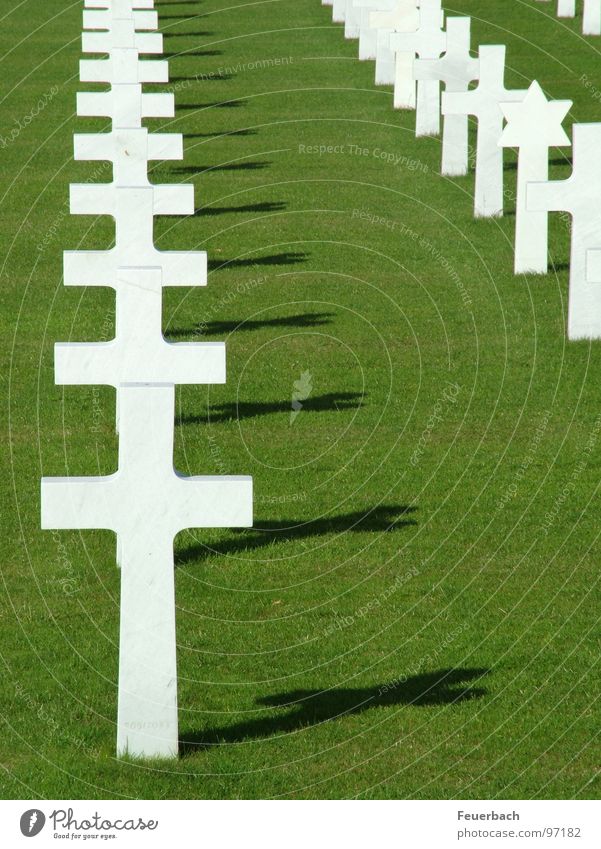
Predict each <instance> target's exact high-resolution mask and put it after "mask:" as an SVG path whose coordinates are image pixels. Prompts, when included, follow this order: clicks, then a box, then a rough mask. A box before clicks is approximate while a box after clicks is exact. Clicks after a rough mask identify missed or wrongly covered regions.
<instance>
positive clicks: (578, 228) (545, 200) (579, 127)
mask: <svg viewBox="0 0 601 849" xmlns="http://www.w3.org/2000/svg"><path fill="white" fill-rule="evenodd" d="M600 149H601V124H574V126H573V167H572V175H571V177H569V178H568V179H567V180H553V181H550V182H546V183H530V185H529V186H528V188H527V190H526V191H527V204H528V209H529V210H533V211H536V210H540V211H545V212H562V211H567V212H569V213H570V215H571V216H572V248H571V253H570V291H569V299H568V339H601V285H599V284H601V204H600V203H599V198H600V197H601V160H600V159H599V150H600Z"/></svg>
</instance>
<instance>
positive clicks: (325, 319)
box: [165, 312, 335, 339]
mask: <svg viewBox="0 0 601 849" xmlns="http://www.w3.org/2000/svg"><path fill="white" fill-rule="evenodd" d="M334 316H335V313H333V312H312V313H309V312H307V313H298V314H297V315H287V316H278V317H277V318H263V319H260V318H257V319H247V320H245V319H240V321H238V320H234V321H209V322H207V323H206V324H203V325H197V327H196V328H194V327H192V328H185V327H174V328H171V327H168V328H167V330H166V331H165V335H166V336H168V337H170V338H173V339H177V338H179V337H182V336H194V335H195V334H198V335H203V334H204V335H205V336H224V335H226V334H228V333H235V332H236V331H239V330H246V331H249V330H251V331H252V330H264V329H268V328H270V327H277V328H279V327H321V326H322V325H324V324H331V319H332V318H333V317H334Z"/></svg>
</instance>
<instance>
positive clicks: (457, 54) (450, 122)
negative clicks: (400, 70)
mask: <svg viewBox="0 0 601 849" xmlns="http://www.w3.org/2000/svg"><path fill="white" fill-rule="evenodd" d="M470 43H471V18H447V49H446V52H445V53H444V55H443V56H441V58H440V59H416V60H415V63H414V72H413V75H414V77H415V79H416V80H418V81H419V80H428V79H436V80H440V81H441V82H444V84H445V91H448V92H466V91H467V90H468V88H469V84H470V83H471V82H476V81H477V80H478V79H479V77H480V60H479V59H476V58H474V57H473V56H472V55H471V54H470ZM468 153H469V148H468V116H467V115H466V114H464V115H445V118H444V124H443V132H442V166H441V173H442V174H444V175H445V176H448V177H458V176H463V175H464V174H467V172H468V167H469V155H468Z"/></svg>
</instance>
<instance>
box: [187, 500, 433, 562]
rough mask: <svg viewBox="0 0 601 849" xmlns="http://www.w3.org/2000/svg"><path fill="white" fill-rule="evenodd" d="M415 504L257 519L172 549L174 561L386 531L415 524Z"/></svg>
mask: <svg viewBox="0 0 601 849" xmlns="http://www.w3.org/2000/svg"><path fill="white" fill-rule="evenodd" d="M416 511H417V507H414V506H408V505H399V504H380V505H379V506H378V507H373V508H372V509H371V510H356V511H355V512H353V513H345V514H343V515H342V516H327V517H323V518H319V519H313V520H309V521H299V520H298V519H281V520H278V521H265V520H263V521H261V522H259V520H257V522H256V526H255V527H254V528H245V529H242V530H236V529H232V530H231V533H232V534H234V536H233V537H232V538H230V539H226V540H223V541H222V542H218V543H214V544H213V545H211V546H209V545H203V544H202V543H196V544H194V545H191V546H188V547H187V548H183V549H181V550H179V551H176V553H175V563H176V565H177V566H182V565H184V564H186V563H193V562H198V561H200V560H202V559H203V558H206V557H210V556H211V555H213V554H223V555H228V554H232V555H236V554H242V553H244V552H248V551H253V550H254V549H257V548H265V547H266V546H268V545H273V544H274V543H278V542H296V541H297V540H299V539H307V538H309V537H314V536H325V535H326V534H336V535H340V534H344V533H348V532H350V531H352V532H353V533H361V532H363V533H365V532H372V533H388V532H392V531H397V530H400V529H401V528H406V527H412V526H415V525H417V522H416V520H415V519H412V518H410V517H411V514H413V513H415V512H416Z"/></svg>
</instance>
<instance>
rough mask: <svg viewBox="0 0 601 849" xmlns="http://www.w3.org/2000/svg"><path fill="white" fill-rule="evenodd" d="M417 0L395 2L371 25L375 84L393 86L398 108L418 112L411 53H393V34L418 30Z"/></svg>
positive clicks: (375, 16)
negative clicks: (375, 45)
mask: <svg viewBox="0 0 601 849" xmlns="http://www.w3.org/2000/svg"><path fill="white" fill-rule="evenodd" d="M418 5H419V4H418V3H416V0H393V2H392V4H391V6H390V8H389V9H381V10H376V11H374V12H372V13H371V15H370V24H371V26H373V27H374V28H375V29H376V30H377V33H378V35H377V55H376V85H393V86H394V101H393V105H394V108H395V109H415V80H414V79H413V59H414V58H415V53H414V52H413V51H411V50H404V51H401V50H399V51H396V52H395V51H394V50H393V49H392V47H391V45H390V38H391V36H392V34H393V33H412V32H415V31H416V30H417V28H418V27H419V11H418Z"/></svg>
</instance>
